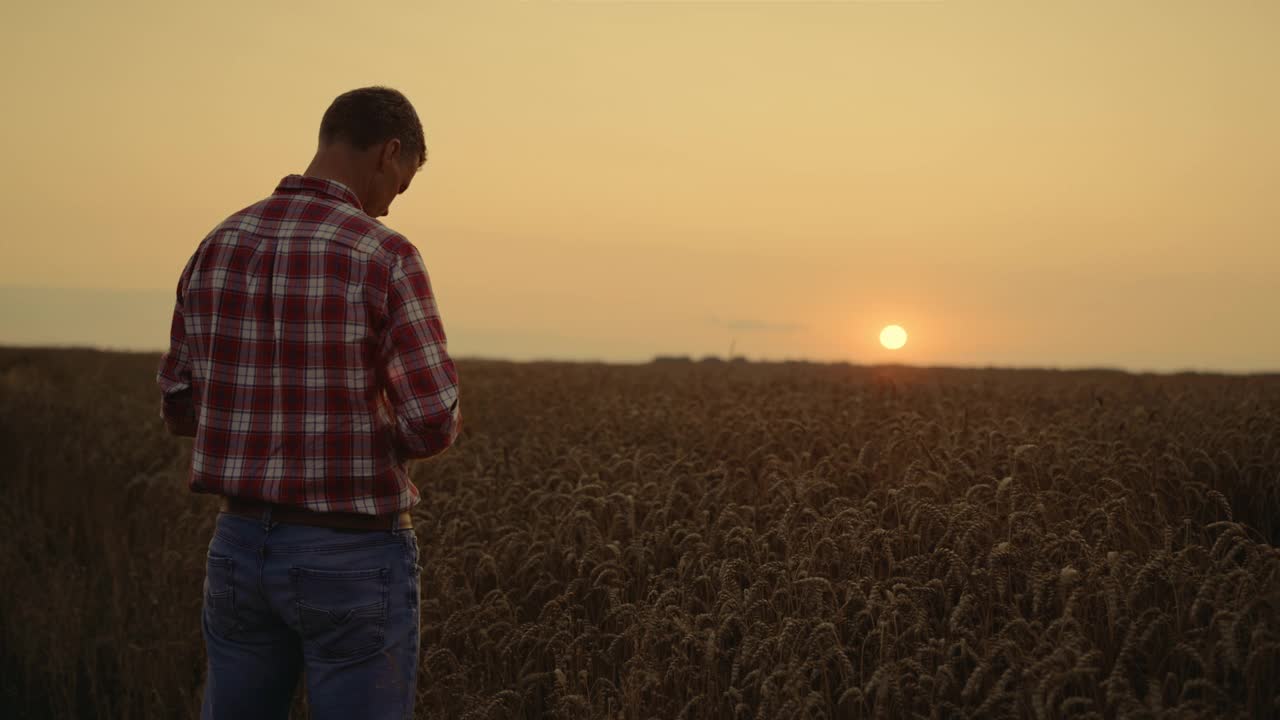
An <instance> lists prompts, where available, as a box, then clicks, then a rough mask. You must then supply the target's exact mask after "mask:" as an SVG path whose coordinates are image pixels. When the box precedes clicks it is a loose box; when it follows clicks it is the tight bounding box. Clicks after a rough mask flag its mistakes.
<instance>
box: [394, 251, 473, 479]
mask: <svg viewBox="0 0 1280 720" xmlns="http://www.w3.org/2000/svg"><path fill="white" fill-rule="evenodd" d="M381 354H382V361H383V367H384V373H385V374H384V377H385V379H386V391H387V398H388V399H389V400H390V401H391V407H392V408H393V409H394V411H395V417H396V445H397V446H398V448H399V450H400V453H401V456H402V457H403V458H404V459H406V460H407V459H412V458H426V457H431V456H432V455H436V454H438V453H440V452H443V451H444V450H445V449H446V448H448V447H449V446H450V445H452V444H453V441H454V440H456V439H457V437H458V431H459V429H460V428H461V425H462V415H461V412H460V410H459V407H458V374H457V370H456V369H455V368H454V365H453V359H452V358H450V357H449V352H448V349H447V347H446V339H445V334H444V326H443V324H442V323H441V321H440V313H439V311H438V310H437V308H436V301H435V295H433V294H432V292H431V281H430V279H429V278H428V276H427V269H426V267H425V266H424V265H423V263H422V256H421V254H419V253H418V250H417V248H414V247H413V246H411V245H410V246H409V249H408V250H406V251H405V252H404V253H402V254H401V255H400V256H399V257H398V258H397V261H396V264H395V266H394V267H393V268H392V269H391V275H390V279H389V281H388V289H387V322H386V327H385V329H384V331H383V336H382V347H381Z"/></svg>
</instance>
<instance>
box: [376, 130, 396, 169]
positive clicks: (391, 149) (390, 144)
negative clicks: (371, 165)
mask: <svg viewBox="0 0 1280 720" xmlns="http://www.w3.org/2000/svg"><path fill="white" fill-rule="evenodd" d="M399 154H400V138H391V139H390V140H388V141H386V142H385V143H383V144H382V153H381V154H380V155H379V157H378V169H382V168H384V167H387V166H390V165H391V163H393V162H395V159H396V156H397V155H399Z"/></svg>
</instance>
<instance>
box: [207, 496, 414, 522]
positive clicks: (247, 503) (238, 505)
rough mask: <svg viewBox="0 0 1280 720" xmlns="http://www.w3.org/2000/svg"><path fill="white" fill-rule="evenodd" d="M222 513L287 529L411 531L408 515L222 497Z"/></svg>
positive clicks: (410, 518) (405, 513) (407, 513)
mask: <svg viewBox="0 0 1280 720" xmlns="http://www.w3.org/2000/svg"><path fill="white" fill-rule="evenodd" d="M221 510H222V512H225V513H231V514H232V515H243V516H245V517H250V518H253V519H255V520H264V521H275V522H278V523H284V524H286V525H314V526H317V527H327V528H340V529H345V530H405V529H408V528H411V527H413V518H412V517H411V516H410V515H409V511H407V510H406V511H404V512H401V513H394V514H392V513H388V514H386V515H365V514H363V513H351V512H317V511H315V510H308V509H306V508H302V507H298V506H296V505H280V504H277V503H271V502H263V501H262V500H250V499H248V498H239V497H230V496H227V495H223V496H222V503H221Z"/></svg>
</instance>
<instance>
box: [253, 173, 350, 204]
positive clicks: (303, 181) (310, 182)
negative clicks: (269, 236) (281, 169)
mask: <svg viewBox="0 0 1280 720" xmlns="http://www.w3.org/2000/svg"><path fill="white" fill-rule="evenodd" d="M293 193H310V194H314V195H320V196H323V197H327V198H332V199H334V200H338V201H339V202H344V203H348V204H350V205H354V206H355V207H356V209H357V210H360V211H362V212H363V211H364V207H363V206H362V205H361V204H360V198H359V197H357V196H356V194H355V193H354V192H353V191H352V190H351V188H349V187H347V186H346V185H344V184H343V183H340V182H338V181H337V180H329V179H326V178H318V177H312V176H310V175H297V174H294V175H286V176H284V179H282V180H281V181H280V184H279V185H277V186H276V191H275V194H277V195H281V194H293Z"/></svg>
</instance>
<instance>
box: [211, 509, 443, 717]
mask: <svg viewBox="0 0 1280 720" xmlns="http://www.w3.org/2000/svg"><path fill="white" fill-rule="evenodd" d="M420 570H421V568H420V567H419V566H418V539H417V536H416V535H414V532H413V530H412V529H404V530H391V529H387V530H337V529H330V528H321V527H311V526H307V525H285V524H281V523H278V522H275V521H273V520H271V519H270V513H269V511H264V516H263V518H260V519H254V518H248V517H244V516H241V515H233V514H230V513H225V512H223V513H219V514H218V519H217V523H216V525H215V528H214V534H213V539H212V540H211V541H210V542H209V555H208V561H207V567H206V571H205V582H204V609H203V611H202V620H201V625H202V626H203V631H204V641H205V649H206V652H207V655H208V661H209V664H208V679H207V681H206V684H205V690H204V706H203V708H202V709H201V713H200V717H201V718H202V720H222V719H223V718H227V719H230V720H253V719H256V718H272V719H279V720H284V719H285V718H286V717H287V716H288V713H289V707H290V705H291V703H292V700H293V691H294V688H295V687H296V686H297V683H298V675H299V673H300V672H302V671H303V670H304V669H305V671H306V673H305V674H306V681H307V704H308V707H309V709H310V711H311V717H312V718H316V719H317V720H323V719H325V718H344V719H346V718H370V719H371V720H380V719H382V718H387V719H390V718H396V719H397V720H402V719H405V718H412V717H413V707H414V699H415V695H416V691H417V679H418V627H419V598H418V592H419V591H418V575H419V572H420Z"/></svg>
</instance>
